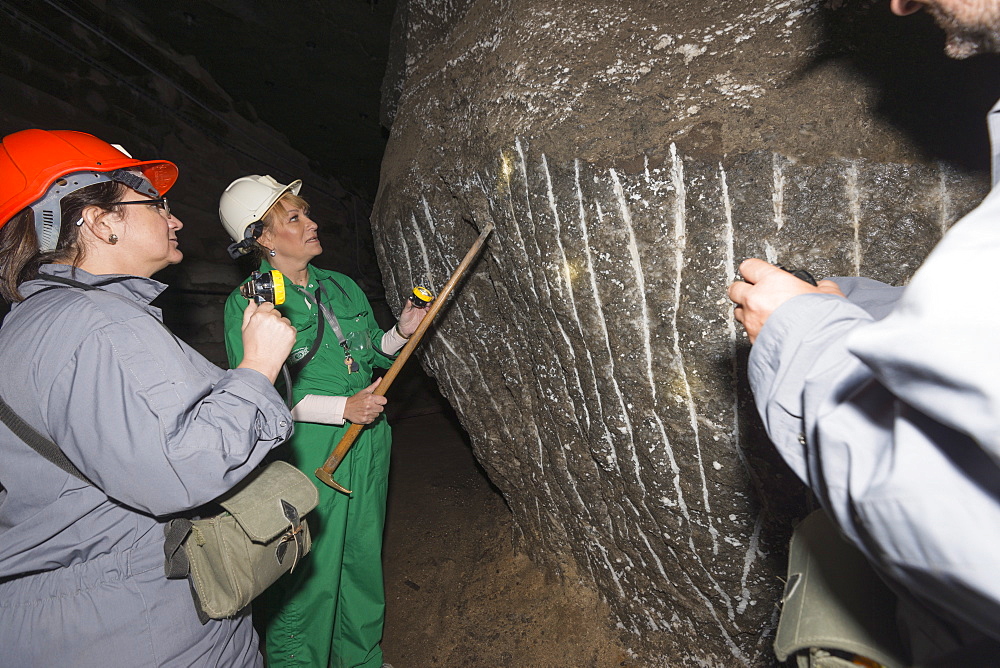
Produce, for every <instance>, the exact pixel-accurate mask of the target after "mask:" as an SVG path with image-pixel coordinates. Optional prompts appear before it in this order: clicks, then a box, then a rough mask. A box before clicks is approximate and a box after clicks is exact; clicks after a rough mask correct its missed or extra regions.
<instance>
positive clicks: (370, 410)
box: [344, 378, 386, 424]
mask: <svg viewBox="0 0 1000 668" xmlns="http://www.w3.org/2000/svg"><path fill="white" fill-rule="evenodd" d="M381 382H382V379H381V378H376V379H375V382H374V383H372V384H371V385H369V386H368V387H366V388H365V389H363V390H361V391H360V392H358V393H357V394H355V395H354V396H351V397H347V403H346V404H344V419H345V420H347V421H348V422H353V423H354V424H371V423H372V422H374V421H375V418H377V417H378V416H379V413H381V412H382V411H384V410H385V404H386V398H385V397H383V396H380V395H377V394H372V392H374V391H375V388H376V387H378V386H379V383H381Z"/></svg>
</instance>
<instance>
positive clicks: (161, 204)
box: [118, 197, 170, 218]
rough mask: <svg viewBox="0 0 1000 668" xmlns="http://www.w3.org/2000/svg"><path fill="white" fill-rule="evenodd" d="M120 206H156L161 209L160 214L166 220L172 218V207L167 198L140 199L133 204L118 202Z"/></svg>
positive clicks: (132, 202)
mask: <svg viewBox="0 0 1000 668" xmlns="http://www.w3.org/2000/svg"><path fill="white" fill-rule="evenodd" d="M118 204H148V205H149V206H155V207H156V208H157V209H159V211H160V213H161V214H163V216H164V217H165V218H169V217H170V205H169V204H168V203H167V198H166V197H161V198H159V199H139V200H134V201H131V202H118Z"/></svg>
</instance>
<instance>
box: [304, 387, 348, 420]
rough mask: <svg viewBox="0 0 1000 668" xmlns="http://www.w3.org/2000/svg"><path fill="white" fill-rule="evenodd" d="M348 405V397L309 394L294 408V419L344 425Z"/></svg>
mask: <svg viewBox="0 0 1000 668" xmlns="http://www.w3.org/2000/svg"><path fill="white" fill-rule="evenodd" d="M346 405H347V397H328V396H325V395H322V394H307V395H306V396H304V397H302V401H300V402H299V403H297V404H295V406H294V407H293V408H292V419H293V420H295V421H296V422H318V423H319V424H335V425H342V424H344V407H345V406H346Z"/></svg>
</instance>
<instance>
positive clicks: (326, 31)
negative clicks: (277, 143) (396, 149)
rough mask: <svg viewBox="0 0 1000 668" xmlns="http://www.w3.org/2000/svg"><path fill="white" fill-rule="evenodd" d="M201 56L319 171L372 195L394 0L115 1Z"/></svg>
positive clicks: (244, 106)
mask: <svg viewBox="0 0 1000 668" xmlns="http://www.w3.org/2000/svg"><path fill="white" fill-rule="evenodd" d="M114 5H116V6H117V8H118V10H120V11H123V12H127V13H129V14H131V15H132V16H134V17H135V18H137V19H138V20H140V21H141V22H142V23H143V24H144V25H145V26H146V27H147V28H148V30H149V31H150V32H151V33H152V34H154V35H155V36H156V37H157V39H159V40H162V41H163V42H165V43H166V44H169V45H170V46H171V47H172V48H173V49H174V50H175V51H177V52H178V53H180V54H182V55H191V56H194V57H195V58H196V59H197V61H198V63H199V64H200V65H201V66H202V67H203V68H204V69H205V70H206V71H208V72H209V73H210V74H211V75H212V77H213V78H214V79H215V82H216V83H217V84H218V85H219V86H221V87H222V88H223V89H224V90H225V91H226V93H228V94H229V96H230V97H232V98H233V101H234V103H235V105H236V108H237V109H238V110H240V111H241V113H244V114H245V115H247V114H249V113H251V112H250V111H249V110H250V109H252V110H253V112H255V113H256V115H257V116H258V117H259V118H260V119H261V120H262V121H264V122H265V123H267V124H269V125H271V126H272V127H274V128H275V129H277V130H278V131H279V132H281V133H283V134H284V135H285V136H286V137H288V141H289V143H290V144H291V145H292V146H293V147H294V148H295V149H296V150H298V151H300V152H301V153H303V154H304V155H306V156H307V157H309V159H310V160H311V161H312V162H313V163H314V165H315V168H316V170H317V171H318V172H320V173H322V174H326V175H329V176H333V177H335V178H336V179H337V180H338V181H340V182H341V183H342V184H343V185H345V186H347V187H349V188H351V189H352V190H355V191H357V192H358V194H361V195H363V196H366V197H367V198H369V199H371V198H372V197H374V194H375V190H376V187H377V185H378V176H379V164H380V162H381V159H382V153H383V150H384V149H385V141H386V134H387V133H386V131H385V130H384V129H383V128H382V127H381V126H380V125H379V103H380V95H381V85H382V76H383V74H384V72H385V63H386V57H387V52H388V47H389V28H390V24H391V22H392V16H393V12H394V11H395V6H396V0H292V1H285V2H281V1H279V0H265V1H253V0H173V1H171V2H159V1H157V2H152V1H150V0H139V1H138V2H134V1H133V2H115V3H114Z"/></svg>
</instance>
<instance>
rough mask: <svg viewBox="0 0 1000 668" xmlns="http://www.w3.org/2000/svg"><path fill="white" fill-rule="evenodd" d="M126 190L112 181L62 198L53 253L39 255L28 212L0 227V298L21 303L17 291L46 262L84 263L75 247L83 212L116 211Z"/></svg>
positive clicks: (33, 223) (25, 210)
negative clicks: (60, 217) (60, 222)
mask: <svg viewBox="0 0 1000 668" xmlns="http://www.w3.org/2000/svg"><path fill="white" fill-rule="evenodd" d="M126 190H127V188H126V186H124V185H122V184H121V183H118V182H115V181H105V182H103V183H95V184H94V185H92V186H87V187H86V188H81V189H80V190H77V191H76V192H74V193H70V194H69V195H66V196H65V197H63V198H62V201H61V202H60V203H59V205H60V208H61V209H62V224H61V227H60V229H59V240H58V242H57V244H56V249H55V250H53V251H47V252H44V253H42V252H39V250H38V236H37V234H36V233H35V216H34V214H33V212H32V211H31V209H23V210H22V211H21V212H20V213H18V214H17V215H16V216H14V217H13V218H11V219H10V221H8V222H7V224H6V225H4V226H3V227H0V295H2V296H3V298H4V299H6V300H7V301H9V302H19V301H21V300H23V299H24V297H23V296H22V295H21V293H20V292H19V291H18V287H19V286H20V285H21V283H24V282H25V281H30V280H31V279H33V278H35V276H36V275H37V274H38V268H39V267H41V266H42V265H43V264H47V263H49V262H62V263H66V264H71V265H73V266H74V267H77V266H79V265H80V263H81V262H83V259H84V249H83V246H82V244H80V243H79V239H80V226H79V225H77V224H76V221H78V220H80V217H81V215H82V213H83V210H84V209H85V208H86V207H88V206H96V207H99V208H101V209H104V210H105V211H120V210H121V207H120V206H117V204H118V202H119V201H121V198H122V197H124V196H125V191H126Z"/></svg>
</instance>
